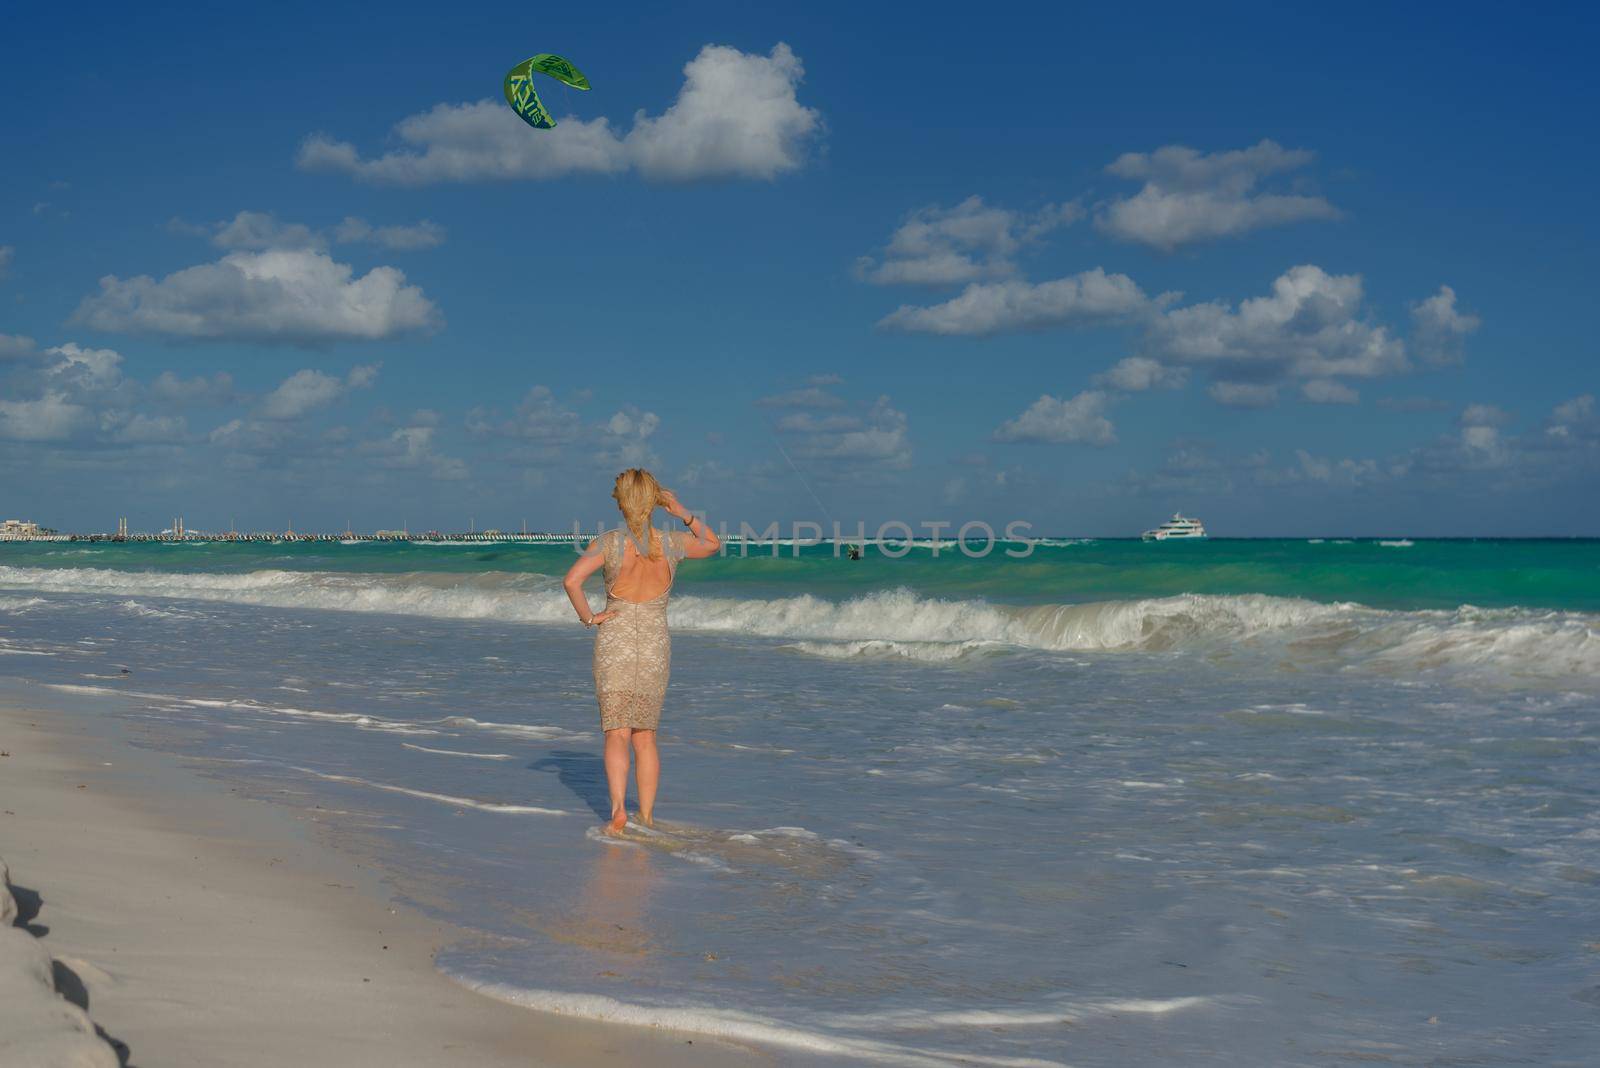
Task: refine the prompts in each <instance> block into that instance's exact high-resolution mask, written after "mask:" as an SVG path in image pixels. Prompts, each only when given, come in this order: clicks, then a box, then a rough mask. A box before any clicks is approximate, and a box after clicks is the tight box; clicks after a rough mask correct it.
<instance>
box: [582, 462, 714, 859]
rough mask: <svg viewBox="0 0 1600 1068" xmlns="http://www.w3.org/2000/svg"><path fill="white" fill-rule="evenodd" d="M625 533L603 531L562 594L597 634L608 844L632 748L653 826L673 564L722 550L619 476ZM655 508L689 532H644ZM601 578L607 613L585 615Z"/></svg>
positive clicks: (678, 512) (676, 511)
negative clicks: (600, 575)
mask: <svg viewBox="0 0 1600 1068" xmlns="http://www.w3.org/2000/svg"><path fill="white" fill-rule="evenodd" d="M611 496H612V497H614V498H616V502H617V507H618V508H620V509H621V510H622V518H623V520H624V521H625V525H624V526H621V527H618V528H617V529H616V530H608V531H606V532H605V533H604V534H602V535H600V536H599V537H598V538H596V539H595V540H594V541H592V542H590V543H589V547H588V549H586V550H585V551H584V553H583V555H582V556H580V557H578V561H577V563H575V564H573V565H572V567H571V569H570V570H568V571H567V578H566V581H565V583H563V585H564V586H565V587H566V590H567V597H568V598H569V599H570V600H571V601H572V607H573V608H576V609H577V610H578V618H579V619H580V620H582V621H583V625H584V626H586V627H599V628H600V630H599V633H598V634H597V635H596V637H595V642H594V692H595V697H596V698H598V699H599V701H600V726H601V729H602V730H604V731H605V735H606V783H607V785H608V786H609V787H610V788H611V820H610V822H608V823H607V824H606V832H607V833H608V834H621V833H622V831H623V829H624V828H625V827H627V825H628V813H627V810H626V809H625V808H624V807H623V802H624V800H625V799H626V798H627V795H628V747H629V745H630V744H631V745H632V747H633V752H634V756H635V758H636V760H635V768H636V772H635V774H636V776H637V778H638V782H639V819H640V821H641V822H642V823H643V824H644V825H645V826H646V827H653V826H655V807H656V785H657V784H658V783H659V782H660V781H661V759H660V757H659V756H658V755H657V753H656V727H657V726H658V725H659V724H660V722H661V702H662V700H663V699H664V698H665V697H666V695H667V676H668V674H669V673H670V671H671V668H672V639H671V638H670V637H669V636H668V634H667V594H668V592H669V591H670V590H671V589H672V580H673V577H674V575H675V574H676V572H677V568H678V562H679V561H680V560H682V559H684V558H685V557H687V558H689V559H699V558H701V557H706V556H711V555H713V554H715V553H716V552H717V550H719V549H721V548H722V542H721V541H720V540H718V538H717V536H716V534H714V533H713V532H712V530H711V526H710V525H709V524H708V523H706V521H705V520H703V519H700V518H699V517H698V516H693V515H690V514H689V510H688V509H687V508H685V507H684V506H683V505H681V504H679V503H678V498H677V497H676V496H674V495H673V492H672V491H671V490H666V489H662V488H661V483H659V482H657V481H656V480H655V477H654V476H652V475H651V474H650V472H648V471H646V470H644V469H643V468H639V467H631V468H629V469H628V470H626V471H624V472H622V474H620V475H618V476H617V484H616V486H615V487H614V488H613V489H612V491H611ZM657 505H660V506H661V507H662V508H665V509H666V510H667V514H668V515H670V516H672V517H673V518H675V519H677V520H679V521H681V522H682V523H683V524H684V525H685V526H687V527H688V528H689V529H688V531H687V532H684V531H673V532H670V533H669V532H666V531H660V530H656V529H655V528H654V527H652V526H651V525H650V513H651V512H653V511H654V510H655V508H656V506H657ZM602 568H603V569H604V577H605V584H606V608H605V611H604V612H595V613H592V614H591V613H590V611H589V599H588V598H587V597H585V596H584V593H583V583H584V581H585V580H586V579H588V577H589V576H590V575H592V574H594V573H595V572H596V571H597V570H600V569H602Z"/></svg>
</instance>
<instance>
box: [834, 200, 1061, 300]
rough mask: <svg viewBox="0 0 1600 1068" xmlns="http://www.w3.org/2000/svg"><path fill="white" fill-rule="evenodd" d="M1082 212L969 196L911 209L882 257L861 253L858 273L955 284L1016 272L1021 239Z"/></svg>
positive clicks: (890, 280) (893, 280) (882, 281)
mask: <svg viewBox="0 0 1600 1068" xmlns="http://www.w3.org/2000/svg"><path fill="white" fill-rule="evenodd" d="M1082 216H1083V208H1082V207H1080V206H1079V205H1078V204H1076V203H1069V204H1053V205H1051V206H1049V207H1046V208H1044V209H1042V210H1041V211H1038V212H1032V213H1023V212H1016V211H1010V210H1007V209H1005V208H997V207H993V206H991V205H989V204H985V203H984V201H983V198H982V197H979V196H971V197H968V198H967V199H966V200H963V201H962V202H961V203H959V204H957V205H956V206H955V207H953V208H940V207H931V208H923V209H922V210H920V211H917V212H913V213H912V214H911V216H910V218H908V219H907V220H906V221H905V222H903V223H901V224H900V227H899V229H897V230H895V232H894V234H893V235H891V236H890V238H889V244H888V246H887V247H885V249H884V251H883V254H882V256H881V258H879V259H874V258H872V257H870V256H865V257H862V258H861V259H860V260H859V261H858V262H857V264H856V272H857V275H858V276H859V277H860V278H861V279H862V280H863V281H867V282H871V283H873V284H875V285H898V284H909V285H935V286H942V285H958V284H961V283H965V282H976V281H982V280H985V279H993V278H1008V277H1010V276H1011V275H1013V274H1015V273H1016V269H1017V265H1016V255H1017V253H1018V252H1019V251H1021V249H1022V248H1023V246H1024V245H1026V244H1028V243H1029V242H1032V241H1035V240H1037V239H1038V238H1040V237H1042V236H1043V235H1045V234H1047V233H1049V232H1050V231H1051V230H1054V229H1056V228H1057V227H1059V226H1064V225H1067V224H1068V223H1071V222H1073V221H1075V220H1076V219H1079V218H1081V217H1082Z"/></svg>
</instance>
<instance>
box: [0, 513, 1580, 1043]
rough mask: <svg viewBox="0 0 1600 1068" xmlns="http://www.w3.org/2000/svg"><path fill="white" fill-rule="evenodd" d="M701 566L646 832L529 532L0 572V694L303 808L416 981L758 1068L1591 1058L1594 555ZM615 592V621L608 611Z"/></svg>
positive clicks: (678, 607)
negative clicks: (624, 789) (453, 928)
mask: <svg viewBox="0 0 1600 1068" xmlns="http://www.w3.org/2000/svg"><path fill="white" fill-rule="evenodd" d="M933 548H934V547H923V548H921V549H919V550H918V551H916V552H913V553H911V554H909V555H907V556H905V557H903V558H900V559H896V560H891V559H887V558H881V557H873V556H872V555H870V553H869V557H868V559H867V560H864V561H862V562H860V563H859V564H856V563H852V562H849V561H840V560H837V559H834V558H832V556H831V553H829V552H828V551H827V550H826V549H825V548H810V549H806V548H796V547H784V548H783V550H782V551H781V552H779V554H778V555H777V556H773V555H771V554H770V553H761V554H752V555H750V556H748V557H744V558H737V557H735V558H730V559H727V560H714V561H708V562H705V563H703V564H700V565H698V566H697V567H696V568H695V569H694V570H692V571H691V570H690V568H685V571H684V576H683V579H682V581H681V584H680V586H679V588H678V590H677V591H676V592H675V595H674V601H673V605H672V616H671V623H672V627H673V629H674V633H675V643H674V651H673V655H674V662H673V683H672V690H671V692H670V693H669V697H668V703H667V708H666V712H665V719H664V725H663V733H662V740H661V744H662V750H663V760H664V767H665V787H664V796H663V802H662V809H661V815H662V820H661V825H660V827H659V828H658V830H657V832H655V833H653V834H646V833H636V834H635V835H633V836H632V837H631V838H629V839H628V840H626V841H624V842H612V841H607V840H605V839H604V838H603V837H601V836H599V835H597V834H595V833H594V830H593V829H594V826H595V825H596V824H597V823H598V822H599V819H600V817H601V815H603V813H604V809H605V804H606V801H605V788H604V774H603V770H602V769H601V766H600V762H599V758H598V745H599V730H598V723H597V722H596V718H597V717H596V713H595V709H594V703H593V695H592V692H590V681H589V666H588V656H589V648H590V645H589V641H590V639H589V637H588V636H587V635H586V634H585V632H584V631H583V629H582V628H581V627H578V626H577V625H576V624H575V623H573V622H571V615H572V613H571V608H570V606H568V605H566V604H565V598H564V596H563V595H562V592H561V590H560V586H559V576H560V574H561V571H562V570H563V569H564V565H565V563H566V561H567V560H568V559H570V557H569V556H568V555H567V554H566V553H565V552H563V551H562V550H561V549H558V548H553V547H514V548H513V547H496V546H484V545H470V546H449V547H438V546H430V547H427V548H421V547H410V546H405V545H399V546H393V547H391V546H351V547H341V546H320V547H316V548H314V549H313V548H307V547H301V546H293V545H289V546H227V545H213V546H193V547H191V546H172V547H166V546H137V547H136V546H122V545H107V546H81V545H71V544H69V545H54V546H5V547H0V675H4V676H7V677H8V680H9V681H8V685H12V686H18V687H24V688H26V691H27V692H30V693H32V694H34V695H35V696H36V698H38V699H41V700H42V699H44V698H46V697H49V698H50V699H55V700H62V701H68V700H70V701H73V702H85V703H89V704H91V705H93V706H94V707H96V708H99V709H102V710H103V711H104V713H105V714H107V715H114V716H117V717H120V718H122V719H123V720H125V721H126V722H128V723H129V724H131V725H133V727H134V729H135V730H136V732H137V735H138V736H139V737H141V738H143V739H145V741H146V742H147V743H148V744H151V745H157V746H160V747H162V748H167V749H171V750H175V751H178V752H181V753H183V754H185V755H187V756H188V757H190V758H192V759H193V760H194V761H195V762H197V764H198V765H199V766H201V767H203V768H205V769H207V770H208V772H209V773H210V774H213V775H215V776H217V777H219V778H221V779H223V780H225V781H227V782H228V783H229V784H230V785H233V786H235V787H237V788H238V789H240V790H241V791H244V792H247V793H251V794H253V795H255V796H259V797H262V798H266V799H269V800H272V801H273V802H275V803H279V804H287V805H292V806H298V807H303V808H305V809H306V810H308V811H315V812H316V813H317V815H318V817H319V819H320V820H322V821H324V822H325V823H326V824H327V826H329V827H330V829H331V833H333V834H334V835H335V836H336V838H337V840H338V841H339V842H340V843H342V844H343V845H345V846H347V847H348V848H350V849H351V850H353V851H356V852H358V853H359V854H360V855H361V856H362V857H364V858H367V859H374V860H376V861H377V862H378V863H380V864H381V865H382V866H383V868H384V869H385V871H386V872H387V873H388V875H389V878H390V881H391V883H392V885H394V886H395V887H396V888H397V889H398V890H399V892H400V893H401V894H402V895H403V896H404V897H405V898H406V899H407V900H409V901H411V902H412V903H413V904H415V905H416V906H417V907H419V908H422V909H424V910H426V911H429V912H432V913H434V914H436V915H439V916H441V917H444V918H447V919H450V920H451V921H453V922H455V923H456V924H458V925H460V926H462V927H464V928H465V929H467V930H469V931H471V932H473V936H472V937H471V938H470V939H469V940H467V941H466V942H464V943H462V944H459V945H454V946H450V947H447V948H446V949H445V950H443V951H442V952H441V953H440V955H439V958H438V962H437V963H438V966H439V968H440V969H441V970H442V971H443V972H445V973H446V974H448V975H449V976H451V977H452V978H454V979H456V980H457V981H459V982H461V983H463V984H464V985H467V986H469V987H472V988H473V989H477V990H480V991H482V992H483V993H485V994H487V995H489V996H493V997H498V998H502V999H504V1000H507V1001H511V1002H513V1003H516V1004H522V1005H527V1006H529V1007H532V1008H539V1009H543V1010H546V1011H552V1012H563V1013H570V1014H576V1015H582V1016H587V1017H596V1018H604V1019H611V1020H618V1021H625V1022H633V1023H638V1024H646V1025H654V1026H663V1027H673V1028H678V1029H682V1030H684V1031H686V1032H696V1031H698V1032H701V1033H706V1034H719V1035H724V1036H726V1037H729V1038H732V1039H736V1040H739V1041H744V1042H749V1043H752V1044H754V1045H756V1046H758V1047H760V1048H763V1049H766V1050H768V1051H770V1052H771V1053H772V1055H773V1056H774V1057H776V1058H777V1059H778V1060H779V1061H780V1063H794V1064H845V1063H850V1064H856V1063H884V1064H906V1065H946V1064H995V1065H1025V1064H1026V1065H1043V1064H1074V1065H1082V1064H1107V1065H1110V1064H1126V1063H1133V1062H1137V1063H1145V1064H1168V1063H1171V1064H1179V1063H1182V1064H1192V1063H1198V1064H1223V1063H1229V1064H1236V1063H1240V1062H1243V1063H1321V1064H1330V1063H1331V1064H1340V1063H1351V1064H1354V1063H1367V1062H1370V1061H1372V1060H1389V1061H1395V1062H1399V1063H1419V1062H1426V1061H1435V1062H1437V1061H1447V1060H1457V1061H1461V1062H1463V1063H1479V1064H1501V1063H1506V1064H1510V1063H1541V1064H1561V1063H1568V1064H1579V1063H1584V1062H1585V1060H1586V1058H1587V1057H1588V1055H1589V1053H1590V1052H1591V1051H1592V1048H1593V1040H1594V1035H1595V1027H1596V1022H1597V1019H1600V1017H1597V1016H1596V1013H1597V1012H1600V1008H1597V1006H1600V988H1597V987H1596V986H1595V985H1594V983H1595V980H1594V974H1595V962H1596V960H1597V956H1596V950H1595V949H1594V943H1593V940H1594V934H1593V932H1594V930H1595V924H1596V921H1597V920H1600V907H1597V901H1600V796H1597V795H1596V793H1595V791H1594V787H1593V783H1594V781H1595V773H1596V771H1597V770H1600V726H1597V712H1600V614H1597V613H1600V577H1597V576H1600V544H1597V543H1594V542H1556V543H1551V542H1542V543H1523V542H1504V541H1502V542H1430V541H1428V540H1426V539H1420V538H1416V539H1408V538H1400V537H1394V538H1385V539H1381V540H1380V539H1371V540H1359V539H1334V538H1328V539H1323V540H1320V541H1297V542H1287V541H1284V542H1259V543H1252V542H1234V543H1228V542H1218V543H1212V544H1201V545H1178V546H1146V545H1140V544H1139V543H1127V542H1104V541H1095V540H1092V539H1056V540H1055V541H1054V542H1053V543H1052V544H1047V545H1042V546H1040V547H1038V548H1037V549H1036V550H1035V552H1034V553H1033V554H1032V555H1031V556H1029V557H1027V558H1025V559H1021V560H1000V559H985V560H974V559H969V558H967V557H964V556H962V555H960V554H957V553H942V554H937V555H936V554H935V552H934V551H933ZM593 592H594V594H595V597H596V600H598V591H593Z"/></svg>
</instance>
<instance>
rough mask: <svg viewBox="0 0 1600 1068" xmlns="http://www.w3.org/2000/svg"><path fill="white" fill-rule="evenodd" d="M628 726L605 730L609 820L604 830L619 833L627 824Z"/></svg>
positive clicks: (630, 731) (629, 732)
mask: <svg viewBox="0 0 1600 1068" xmlns="http://www.w3.org/2000/svg"><path fill="white" fill-rule="evenodd" d="M632 733H633V730H632V729H631V728H629V727H616V728H613V729H612V730H609V731H606V785H607V786H608V787H610V789H611V820H610V822H608V823H607V824H606V830H607V831H609V832H610V833H611V834H621V833H622V829H623V828H624V827H626V826H627V825H628V809H627V800H628V736H629V735H630V734H632Z"/></svg>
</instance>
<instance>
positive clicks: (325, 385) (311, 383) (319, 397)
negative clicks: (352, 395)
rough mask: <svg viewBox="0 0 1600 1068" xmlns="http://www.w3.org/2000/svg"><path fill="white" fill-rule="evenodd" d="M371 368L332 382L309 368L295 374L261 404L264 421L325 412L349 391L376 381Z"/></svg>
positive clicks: (352, 371) (328, 376)
mask: <svg viewBox="0 0 1600 1068" xmlns="http://www.w3.org/2000/svg"><path fill="white" fill-rule="evenodd" d="M377 377H378V369H377V367H376V366H373V365H366V366H361V367H355V368H352V369H351V371H350V373H349V374H348V375H346V376H345V377H344V378H342V379H341V378H335V377H334V376H333V375H330V374H324V373H323V372H321V371H317V370H314V369H312V368H309V367H308V368H305V369H304V370H300V371H296V372H295V373H294V374H292V375H290V376H289V377H288V378H286V379H284V380H283V382H282V383H280V384H279V386H278V388H277V389H274V390H273V391H272V392H271V393H268V394H267V395H266V396H265V397H263V398H262V400H261V414H262V416H263V417H265V418H267V419H298V418H300V417H301V416H303V415H306V414H308V413H310V412H314V411H316V410H317V409H318V408H325V407H327V406H328V405H330V404H332V403H333V402H334V401H336V400H338V399H339V398H340V397H342V396H344V395H345V394H346V393H348V392H349V391H350V390H352V389H365V388H367V387H368V386H370V385H372V383H373V382H374V381H376V380H377Z"/></svg>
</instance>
